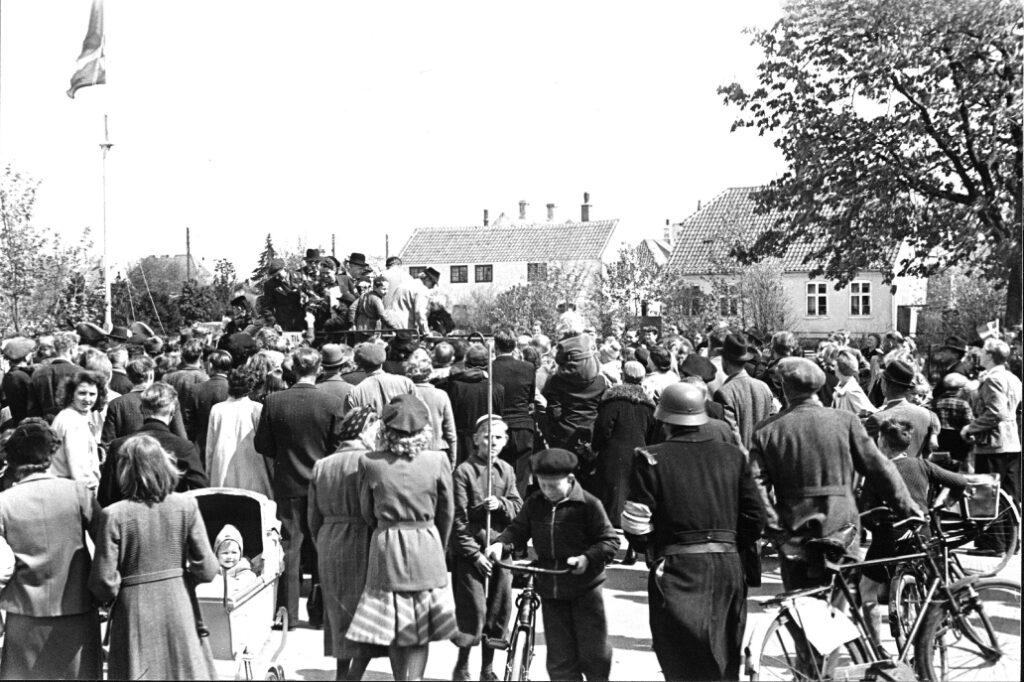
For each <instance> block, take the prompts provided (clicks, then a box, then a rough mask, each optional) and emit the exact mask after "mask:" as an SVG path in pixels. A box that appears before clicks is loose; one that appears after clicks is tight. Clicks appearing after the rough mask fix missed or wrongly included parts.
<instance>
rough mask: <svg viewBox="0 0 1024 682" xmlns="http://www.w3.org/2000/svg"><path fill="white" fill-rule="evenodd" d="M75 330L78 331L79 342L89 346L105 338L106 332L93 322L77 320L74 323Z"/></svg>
mask: <svg viewBox="0 0 1024 682" xmlns="http://www.w3.org/2000/svg"><path fill="white" fill-rule="evenodd" d="M75 331H76V332H78V337H79V338H80V339H81V342H82V343H84V344H87V345H90V346H95V345H96V344H98V343H102V342H104V341H106V340H107V333H106V332H105V331H103V330H102V329H100V327H99V325H97V324H95V323H94V322H79V323H78V324H77V325H75Z"/></svg>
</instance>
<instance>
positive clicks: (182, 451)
mask: <svg viewBox="0 0 1024 682" xmlns="http://www.w3.org/2000/svg"><path fill="white" fill-rule="evenodd" d="M136 433H144V434H146V435H148V436H152V437H153V438H155V439H157V441H159V442H160V445H162V446H163V448H164V450H167V452H169V453H171V454H172V455H174V458H175V459H176V460H178V471H179V472H180V473H181V477H180V478H179V479H178V487H177V488H175V492H179V493H183V492H185V491H186V490H195V489H196V488H206V487H208V486H209V485H210V480H209V479H208V478H207V477H206V470H205V469H204V468H203V463H202V461H201V460H200V459H199V452H198V451H197V450H196V446H195V445H194V444H192V443H190V442H189V441H187V440H186V439H184V438H180V437H178V436H175V435H174V434H173V433H171V430H170V429H169V428H167V425H166V424H164V423H163V422H162V421H160V420H159V419H147V420H146V421H145V422H144V423H143V424H142V428H141V429H139V430H138V431H136ZM133 435H134V434H133ZM129 438H131V436H125V437H123V438H118V439H117V440H115V441H114V442H113V443H111V444H110V452H109V453H108V454H107V459H106V460H104V462H103V467H102V469H101V470H100V485H99V488H97V490H96V497H97V499H99V502H100V504H101V505H102V506H104V507H108V506H110V505H112V504H113V503H115V502H117V501H119V500H123V499H124V495H122V494H121V488H120V486H118V484H117V460H118V458H119V457H120V455H121V446H122V445H124V442H125V441H126V440H128V439H129Z"/></svg>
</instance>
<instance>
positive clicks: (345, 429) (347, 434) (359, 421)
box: [339, 405, 377, 441]
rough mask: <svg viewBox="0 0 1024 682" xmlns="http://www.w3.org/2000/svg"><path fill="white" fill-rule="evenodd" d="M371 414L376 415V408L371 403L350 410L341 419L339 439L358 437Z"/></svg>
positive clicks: (354, 438)
mask: <svg viewBox="0 0 1024 682" xmlns="http://www.w3.org/2000/svg"><path fill="white" fill-rule="evenodd" d="M371 416H372V417H375V416H377V410H376V409H375V408H374V407H373V405H364V406H363V407H357V408H355V409H353V410H350V411H349V412H348V414H346V415H345V418H344V419H342V421H341V433H340V434H339V436H340V438H341V440H342V441H346V440H356V439H358V438H359V436H360V435H361V434H362V433H363V429H365V428H366V424H367V422H369V421H370V417H371Z"/></svg>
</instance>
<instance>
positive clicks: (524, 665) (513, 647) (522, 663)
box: [505, 627, 530, 682]
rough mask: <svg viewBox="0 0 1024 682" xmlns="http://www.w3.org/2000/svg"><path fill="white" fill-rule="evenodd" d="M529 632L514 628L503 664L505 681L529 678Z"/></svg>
mask: <svg viewBox="0 0 1024 682" xmlns="http://www.w3.org/2000/svg"><path fill="white" fill-rule="evenodd" d="M529 659H530V633H529V632H528V631H527V630H525V629H523V628H518V627H517V628H516V630H515V632H514V633H512V641H511V642H509V647H508V662H507V663H506V664H505V680H506V682H516V681H520V680H529V679H530V662H529Z"/></svg>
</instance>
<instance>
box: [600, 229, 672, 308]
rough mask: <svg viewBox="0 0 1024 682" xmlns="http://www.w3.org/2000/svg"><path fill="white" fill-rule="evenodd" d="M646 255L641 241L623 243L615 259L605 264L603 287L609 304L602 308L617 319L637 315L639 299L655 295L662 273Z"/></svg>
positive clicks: (650, 297) (651, 297)
mask: <svg viewBox="0 0 1024 682" xmlns="http://www.w3.org/2000/svg"><path fill="white" fill-rule="evenodd" d="M645 255H646V254H645V252H644V251H643V250H642V249H641V247H640V245H635V246H628V245H626V244H623V245H622V246H621V247H620V248H619V257H618V259H617V260H615V261H614V262H613V263H610V264H609V265H608V266H607V267H606V268H605V272H604V278H603V280H602V290H603V294H604V296H605V297H606V299H607V301H608V304H609V305H608V307H606V308H604V310H606V311H607V312H608V313H609V314H610V315H611V316H613V317H614V318H615V319H617V320H618V321H625V320H626V318H627V317H631V316H634V317H635V316H637V315H640V314H641V312H642V303H643V302H645V301H651V300H653V299H654V298H655V290H656V285H657V281H658V277H659V275H660V274H661V273H660V271H659V270H660V269H659V268H658V266H657V265H656V264H655V263H654V262H653V261H652V260H651V259H650V257H649V256H648V257H646V258H645V257H644V256H645Z"/></svg>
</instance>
